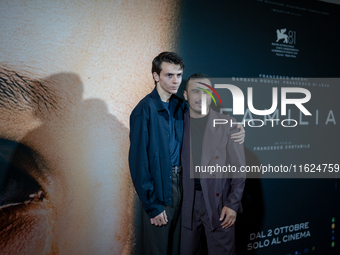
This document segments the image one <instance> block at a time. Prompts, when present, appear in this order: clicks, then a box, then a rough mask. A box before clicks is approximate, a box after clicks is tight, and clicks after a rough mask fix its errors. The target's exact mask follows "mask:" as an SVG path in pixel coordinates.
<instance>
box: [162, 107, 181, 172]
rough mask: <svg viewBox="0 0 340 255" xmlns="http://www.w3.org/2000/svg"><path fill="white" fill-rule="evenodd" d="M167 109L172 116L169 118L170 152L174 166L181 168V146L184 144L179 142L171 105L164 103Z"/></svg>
mask: <svg viewBox="0 0 340 255" xmlns="http://www.w3.org/2000/svg"><path fill="white" fill-rule="evenodd" d="M162 103H163V105H164V107H165V109H166V110H167V111H168V114H169V116H170V118H169V151H170V160H171V164H172V166H179V165H180V164H181V157H180V155H181V146H182V142H180V141H178V140H177V137H176V134H175V129H174V117H173V112H171V111H170V103H169V102H163V101H162Z"/></svg>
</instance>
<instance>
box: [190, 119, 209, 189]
mask: <svg viewBox="0 0 340 255" xmlns="http://www.w3.org/2000/svg"><path fill="white" fill-rule="evenodd" d="M208 115H209V114H207V115H206V116H204V117H203V118H190V135H191V150H192V159H193V163H194V171H195V169H196V166H201V156H202V146H203V137H204V131H205V127H206V125H207V121H208ZM194 173H195V190H199V191H201V190H202V187H201V182H200V178H199V172H196V171H195V172H194Z"/></svg>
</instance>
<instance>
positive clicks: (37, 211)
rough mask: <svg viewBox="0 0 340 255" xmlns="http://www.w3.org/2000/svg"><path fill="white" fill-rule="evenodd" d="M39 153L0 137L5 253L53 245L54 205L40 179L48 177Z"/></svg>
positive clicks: (0, 227) (0, 224)
mask: <svg viewBox="0 0 340 255" xmlns="http://www.w3.org/2000/svg"><path fill="white" fill-rule="evenodd" d="M39 157H40V156H38V155H37V153H35V152H34V151H33V150H32V149H30V148H28V147H27V146H25V145H23V144H20V143H17V142H14V141H10V140H5V139H0V238H1V240H2V242H1V243H0V250H1V251H2V252H1V253H2V254H34V253H35V252H39V253H42V252H44V253H46V252H49V251H48V250H46V249H50V247H51V244H50V241H49V239H50V238H49V232H51V231H50V228H51V227H52V226H51V224H52V223H53V220H52V210H51V209H52V208H51V206H50V204H49V202H48V200H47V194H46V191H45V190H44V188H43V187H42V185H41V184H40V183H39V182H43V181H46V180H47V178H45V177H44V176H43V172H42V171H41V169H40V168H39V167H41V166H39V165H41V164H42V163H41V162H39V160H40V161H41V159H40V158H39ZM4 240H5V242H4ZM46 241H47V242H46ZM46 244H49V247H48V246H47V245H46Z"/></svg>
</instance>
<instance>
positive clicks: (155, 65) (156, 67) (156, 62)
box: [151, 51, 184, 85]
mask: <svg viewBox="0 0 340 255" xmlns="http://www.w3.org/2000/svg"><path fill="white" fill-rule="evenodd" d="M163 62H167V63H171V64H174V65H179V66H180V67H181V69H182V70H184V62H183V59H182V58H181V57H180V56H179V55H178V54H176V53H175V52H167V51H166V52H162V53H160V54H159V55H158V56H157V57H155V58H154V59H153V61H152V69H151V73H152V74H153V73H154V72H156V73H157V74H158V75H160V73H161V71H162V68H161V65H162V63H163ZM155 84H156V85H157V82H156V81H155Z"/></svg>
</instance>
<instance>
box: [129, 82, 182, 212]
mask: <svg viewBox="0 0 340 255" xmlns="http://www.w3.org/2000/svg"><path fill="white" fill-rule="evenodd" d="M169 109H170V113H171V115H172V117H173V127H174V129H173V132H174V135H175V137H176V141H178V143H179V144H180V145H181V144H182V140H183V119H184V112H185V111H186V110H187V104H186V102H184V100H182V99H180V98H179V97H177V96H176V95H172V96H171V98H170V100H169ZM169 143H170V128H169V113H168V111H167V110H166V109H165V107H164V105H163V103H162V101H161V99H160V97H159V95H158V92H157V90H156V87H155V89H154V90H153V91H152V92H151V93H150V94H149V95H147V96H146V97H144V98H143V99H142V100H141V101H140V102H139V103H138V105H137V106H136V107H135V109H134V110H133V111H132V113H131V116H130V151H129V166H130V172H131V177H132V180H133V183H134V186H135V189H136V191H137V194H138V196H139V198H140V200H141V201H142V204H143V208H144V210H145V211H146V213H147V214H148V215H149V216H150V217H151V218H154V217H155V216H157V215H158V214H160V213H161V212H163V211H164V209H163V206H162V205H172V169H171V168H172V162H171V159H170V151H169Z"/></svg>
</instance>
